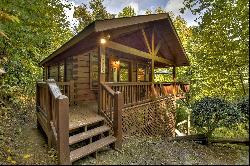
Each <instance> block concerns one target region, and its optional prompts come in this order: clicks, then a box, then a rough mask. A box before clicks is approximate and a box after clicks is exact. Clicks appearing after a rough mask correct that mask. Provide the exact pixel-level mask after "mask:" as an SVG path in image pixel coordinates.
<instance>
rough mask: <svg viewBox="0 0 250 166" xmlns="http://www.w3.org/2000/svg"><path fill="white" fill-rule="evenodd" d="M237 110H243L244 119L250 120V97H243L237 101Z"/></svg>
mask: <svg viewBox="0 0 250 166" xmlns="http://www.w3.org/2000/svg"><path fill="white" fill-rule="evenodd" d="M236 106H237V110H238V111H240V112H241V114H242V119H243V120H244V121H248V120H249V97H248V96H247V97H243V98H242V99H241V100H240V101H239V102H237V103H236Z"/></svg>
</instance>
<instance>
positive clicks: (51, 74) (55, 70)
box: [49, 65, 58, 81]
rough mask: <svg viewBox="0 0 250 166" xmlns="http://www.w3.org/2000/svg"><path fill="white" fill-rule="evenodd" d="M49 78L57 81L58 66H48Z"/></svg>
mask: <svg viewBox="0 0 250 166" xmlns="http://www.w3.org/2000/svg"><path fill="white" fill-rule="evenodd" d="M49 79H54V80H55V81H58V66H57V65H55V66H49Z"/></svg>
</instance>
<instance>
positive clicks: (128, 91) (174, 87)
mask: <svg viewBox="0 0 250 166" xmlns="http://www.w3.org/2000/svg"><path fill="white" fill-rule="evenodd" d="M105 85H107V86H108V87H110V88H111V89H112V90H113V91H114V92H116V91H119V92H121V93H122V94H123V100H124V107H129V106H132V105H136V104H140V103H144V102H147V101H150V100H152V98H159V97H164V96H167V95H169V94H175V95H182V96H183V94H184V93H183V91H182V90H181V89H183V87H182V85H183V84H182V83H180V82H176V83H172V82H165V83H152V82H119V83H113V82H106V83H105Z"/></svg>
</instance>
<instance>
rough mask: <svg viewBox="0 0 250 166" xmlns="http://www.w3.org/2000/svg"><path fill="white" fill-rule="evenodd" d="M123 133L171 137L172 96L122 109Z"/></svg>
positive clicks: (172, 117)
mask: <svg viewBox="0 0 250 166" xmlns="http://www.w3.org/2000/svg"><path fill="white" fill-rule="evenodd" d="M122 116H123V118H122V119H123V120H122V123H123V124H122V125H123V135H124V136H128V135H138V136H144V135H149V136H163V137H173V136H174V134H175V101H174V98H173V97H172V96H167V97H165V98H163V99H159V100H154V101H151V102H148V103H144V104H141V105H136V106H132V107H128V108H124V109H123V114H122Z"/></svg>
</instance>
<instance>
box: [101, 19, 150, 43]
mask: <svg viewBox="0 0 250 166" xmlns="http://www.w3.org/2000/svg"><path fill="white" fill-rule="evenodd" d="M149 26H150V25H149V24H147V23H145V24H142V25H132V26H129V27H127V28H124V27H122V28H119V29H116V30H114V29H112V30H109V31H106V32H104V36H108V35H110V39H111V40H112V39H115V38H117V37H121V36H124V35H126V34H129V33H133V32H136V31H141V29H142V28H147V27H149Z"/></svg>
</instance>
